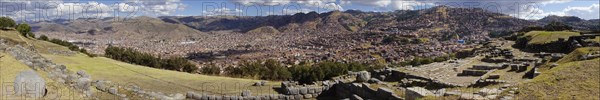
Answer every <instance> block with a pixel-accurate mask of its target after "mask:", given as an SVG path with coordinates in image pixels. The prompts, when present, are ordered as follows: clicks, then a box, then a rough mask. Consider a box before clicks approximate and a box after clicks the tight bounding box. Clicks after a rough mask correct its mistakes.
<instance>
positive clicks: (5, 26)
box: [0, 17, 16, 29]
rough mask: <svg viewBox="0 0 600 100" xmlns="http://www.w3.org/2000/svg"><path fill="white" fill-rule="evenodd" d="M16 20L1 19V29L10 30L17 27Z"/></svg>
mask: <svg viewBox="0 0 600 100" xmlns="http://www.w3.org/2000/svg"><path fill="white" fill-rule="evenodd" d="M15 25H16V23H15V20H12V19H10V18H8V17H0V28H2V29H8V28H9V27H15Z"/></svg>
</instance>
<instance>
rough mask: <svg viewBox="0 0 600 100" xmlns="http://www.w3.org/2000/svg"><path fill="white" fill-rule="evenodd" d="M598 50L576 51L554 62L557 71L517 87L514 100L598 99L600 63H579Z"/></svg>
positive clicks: (549, 71)
mask: <svg viewBox="0 0 600 100" xmlns="http://www.w3.org/2000/svg"><path fill="white" fill-rule="evenodd" d="M595 50H600V48H597V47H595V48H579V49H577V50H575V51H573V52H571V53H570V54H568V55H567V56H565V57H564V58H562V59H560V60H559V61H558V64H560V65H559V66H557V67H554V68H551V69H547V70H544V71H542V74H541V75H540V76H538V77H535V78H534V79H533V80H531V81H529V82H525V83H524V84H521V85H520V86H519V88H520V91H519V93H520V94H519V96H518V99H525V100H530V99H551V98H554V99H577V100H597V99H598V95H600V74H599V73H600V59H599V58H597V59H592V60H580V59H579V58H578V57H580V56H581V55H583V54H587V53H588V52H590V51H595Z"/></svg>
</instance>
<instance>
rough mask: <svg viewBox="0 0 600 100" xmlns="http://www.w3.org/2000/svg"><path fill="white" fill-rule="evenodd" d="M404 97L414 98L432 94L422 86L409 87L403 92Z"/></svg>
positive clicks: (413, 99) (409, 99)
mask: <svg viewBox="0 0 600 100" xmlns="http://www.w3.org/2000/svg"><path fill="white" fill-rule="evenodd" d="M405 96H406V99H408V100H415V99H418V98H422V97H425V96H433V93H432V92H431V91H429V90H427V89H425V88H422V87H409V88H406V92H405Z"/></svg>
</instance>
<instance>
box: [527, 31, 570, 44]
mask: <svg viewBox="0 0 600 100" xmlns="http://www.w3.org/2000/svg"><path fill="white" fill-rule="evenodd" d="M578 35H580V34H579V33H578V32H568V31H531V32H527V33H525V35H523V36H521V37H527V36H530V37H531V38H530V39H531V40H529V42H528V44H545V43H550V42H553V41H558V39H559V38H564V39H565V40H566V39H569V37H570V36H578Z"/></svg>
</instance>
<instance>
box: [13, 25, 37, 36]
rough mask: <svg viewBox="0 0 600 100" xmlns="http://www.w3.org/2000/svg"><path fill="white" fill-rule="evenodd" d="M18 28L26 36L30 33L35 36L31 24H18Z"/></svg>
mask: <svg viewBox="0 0 600 100" xmlns="http://www.w3.org/2000/svg"><path fill="white" fill-rule="evenodd" d="M16 29H17V31H18V32H19V33H21V35H23V36H24V37H27V36H28V35H29V36H33V33H31V27H29V24H19V25H17V27H16ZM30 34H31V35H30Z"/></svg>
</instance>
